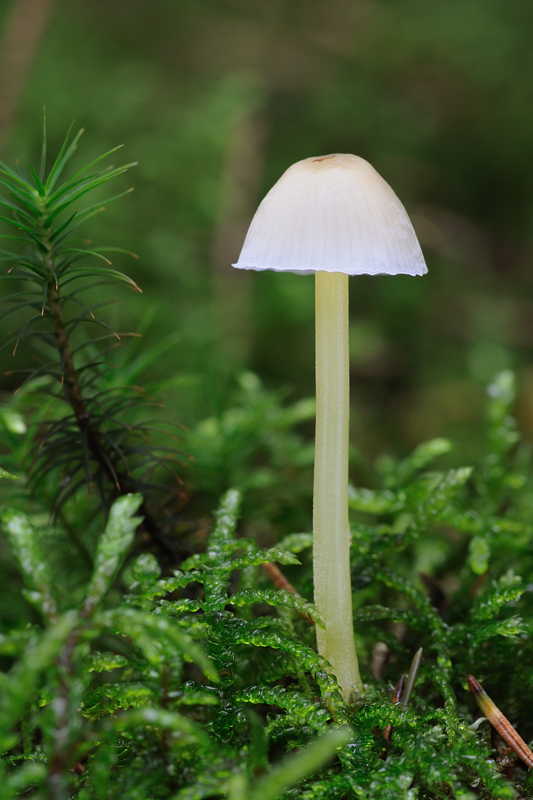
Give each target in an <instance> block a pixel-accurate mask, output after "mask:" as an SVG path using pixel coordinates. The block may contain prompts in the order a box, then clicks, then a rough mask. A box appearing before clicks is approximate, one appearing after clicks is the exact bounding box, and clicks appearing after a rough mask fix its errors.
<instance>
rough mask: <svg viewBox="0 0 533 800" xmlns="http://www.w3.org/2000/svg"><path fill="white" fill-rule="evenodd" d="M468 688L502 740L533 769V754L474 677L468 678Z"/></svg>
mask: <svg viewBox="0 0 533 800" xmlns="http://www.w3.org/2000/svg"><path fill="white" fill-rule="evenodd" d="M468 686H469V688H470V691H471V692H472V694H473V695H474V699H475V701H476V703H477V704H478V706H479V708H480V709H481V711H482V713H483V714H484V715H485V716H486V717H487V719H488V720H489V722H490V723H491V725H492V726H493V727H494V728H496V730H497V731H498V733H499V734H500V736H501V737H502V739H504V740H505V741H506V742H507V744H508V745H509V746H510V747H511V748H512V749H513V750H514V752H515V753H516V754H517V756H519V757H520V758H521V759H522V761H523V762H524V764H525V765H526V766H527V767H533V753H532V752H531V750H530V749H529V747H528V746H527V744H526V743H525V742H524V740H523V739H522V737H521V736H520V735H519V734H518V733H517V732H516V730H515V729H514V728H513V726H512V725H511V723H510V722H509V720H508V719H507V717H505V716H504V715H503V714H502V712H501V711H500V709H499V708H498V706H497V705H496V704H495V703H494V702H493V701H492V700H491V699H490V697H489V696H488V694H487V693H486V691H485V689H484V688H483V687H482V685H481V684H480V682H479V681H478V680H476V679H475V678H474V676H473V675H469V676H468Z"/></svg>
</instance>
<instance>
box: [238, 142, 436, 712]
mask: <svg viewBox="0 0 533 800" xmlns="http://www.w3.org/2000/svg"><path fill="white" fill-rule="evenodd" d="M233 266H235V267H238V268H239V269H256V270H261V269H272V270H276V271H286V272H299V273H303V274H306V273H311V272H314V273H315V292H316V294H315V298H316V299H315V302H316V401H317V412H316V435H315V439H316V444H315V476H314V501H313V534H314V537H313V539H314V541H313V575H314V595H315V604H316V606H317V608H318V610H319V612H320V614H321V616H322V618H323V619H324V621H325V625H326V627H325V629H320V628H318V627H317V642H318V651H319V653H320V654H321V655H323V656H324V657H325V658H326V659H327V660H328V661H329V662H330V664H331V665H332V667H333V671H334V673H335V675H336V677H337V680H338V682H339V685H340V688H341V690H342V693H343V696H344V697H345V699H348V698H350V696H353V695H354V694H355V695H356V696H357V695H361V694H362V692H363V684H362V682H361V678H360V675H359V667H358V662H357V654H356V650H355V644H354V636H353V616H352V592H351V580H350V559H349V548H350V529H349V523H348V443H349V356H348V345H349V339H348V276H349V275H363V274H367V275H380V274H388V275H397V274H404V275H423V274H425V273H426V272H427V267H426V264H425V262H424V257H423V255H422V251H421V249H420V245H419V243H418V240H417V238H416V234H415V232H414V230H413V227H412V225H411V222H410V220H409V217H408V216H407V213H406V211H405V209H404V207H403V205H402V204H401V203H400V201H399V200H398V198H397V197H396V195H395V193H394V192H393V190H392V189H391V188H390V186H389V185H388V184H387V183H386V182H385V181H384V180H383V178H381V177H380V175H378V173H377V172H376V171H375V170H374V168H373V167H372V166H371V165H370V164H369V163H368V162H367V161H365V160H364V159H362V158H359V157H358V156H354V155H351V154H344V153H334V154H332V155H327V156H319V157H316V158H306V159H304V160H303V161H298V162H297V163H296V164H293V165H292V166H291V167H289V169H288V170H286V172H285V173H284V174H283V175H282V177H281V178H280V179H279V180H278V182H277V183H276V184H275V185H274V187H273V188H272V189H271V190H270V192H269V193H268V194H267V196H266V197H265V199H264V200H263V202H262V203H261V204H260V206H259V208H258V210H257V212H256V214H255V216H254V218H253V220H252V223H251V225H250V228H249V230H248V233H247V236H246V240H245V242H244V245H243V248H242V251H241V254H240V256H239V259H238V261H237V263H236V264H234V265H233Z"/></svg>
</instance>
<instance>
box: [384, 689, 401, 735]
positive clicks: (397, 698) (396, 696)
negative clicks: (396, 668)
mask: <svg viewBox="0 0 533 800" xmlns="http://www.w3.org/2000/svg"><path fill="white" fill-rule="evenodd" d="M404 685H405V675H400V678H399V680H398V683H397V684H396V688H395V689H394V692H393V695H392V700H391V703H392V705H393V706H397V705H398V703H400V702H401V700H402V695H403V687H404ZM391 736H392V725H386V727H385V730H384V731H383V738H384V739H385V740H386V741H387V742H390V739H391Z"/></svg>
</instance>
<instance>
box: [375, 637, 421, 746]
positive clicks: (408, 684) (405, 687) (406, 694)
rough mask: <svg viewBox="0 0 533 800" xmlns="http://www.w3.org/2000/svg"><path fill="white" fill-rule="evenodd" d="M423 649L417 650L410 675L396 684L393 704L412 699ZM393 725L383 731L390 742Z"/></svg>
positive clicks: (404, 703)
mask: <svg viewBox="0 0 533 800" xmlns="http://www.w3.org/2000/svg"><path fill="white" fill-rule="evenodd" d="M423 652H424V651H423V649H422V648H420V649H419V650H417V651H416V653H415V654H414V656H413V660H412V661H411V668H410V670H409V675H408V676H407V680H405V679H404V676H403V675H402V676H401V677H400V680H399V681H398V683H397V684H396V688H395V690H394V694H393V695H392V703H393V705H398V703H401V704H402V706H404V707H405V706H406V705H407V704H408V702H409V700H410V697H411V693H412V691H413V687H414V685H415V683H416V679H417V677H418V671H419V669H420V664H421V663H422V655H423ZM392 731H393V728H392V725H387V726H386V728H385V730H384V731H383V738H384V739H385V740H386V741H387V742H390V740H391V737H392ZM382 758H385V754H384V753H383V755H382Z"/></svg>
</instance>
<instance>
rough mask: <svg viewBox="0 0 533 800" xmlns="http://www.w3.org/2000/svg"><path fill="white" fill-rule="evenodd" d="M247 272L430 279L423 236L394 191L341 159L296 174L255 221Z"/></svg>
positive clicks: (295, 168)
mask: <svg viewBox="0 0 533 800" xmlns="http://www.w3.org/2000/svg"><path fill="white" fill-rule="evenodd" d="M233 266H234V267H238V268H239V269H274V270H278V271H287V272H303V273H306V272H316V271H317V270H324V271H326V272H345V273H347V274H348V275H363V274H367V275H379V274H384V273H385V274H388V275H397V274H404V275H424V274H425V273H426V272H427V267H426V264H425V262H424V256H423V255H422V250H421V249H420V245H419V243H418V239H417V238H416V234H415V232H414V230H413V226H412V225H411V221H410V220H409V217H408V216H407V212H406V210H405V208H404V207H403V206H402V204H401V203H400V201H399V200H398V198H397V197H396V195H395V194H394V192H393V191H392V189H391V188H390V186H389V185H388V183H386V182H385V181H384V180H383V178H382V177H381V176H380V175H378V173H377V172H376V170H375V169H374V168H373V167H372V166H371V165H370V164H369V163H368V161H365V160H364V159H363V158H359V157H358V156H353V155H350V154H345V153H334V154H333V155H329V156H319V157H318V158H305V159H304V160H303V161H298V162H297V163H296V164H293V165H292V167H289V169H288V170H286V172H284V173H283V175H282V176H281V178H280V179H279V181H278V182H277V183H276V184H275V185H274V186H273V187H272V189H271V190H270V192H269V193H268V194H267V196H266V197H265V199H264V200H263V202H262V203H261V205H260V206H259V208H258V209H257V211H256V214H255V216H254V218H253V220H252V223H251V225H250V228H249V230H248V233H247V235H246V240H245V242H244V245H243V248H242V251H241V254H240V256H239V260H238V261H237V263H236V264H233Z"/></svg>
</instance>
